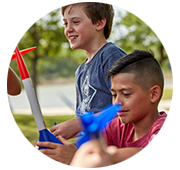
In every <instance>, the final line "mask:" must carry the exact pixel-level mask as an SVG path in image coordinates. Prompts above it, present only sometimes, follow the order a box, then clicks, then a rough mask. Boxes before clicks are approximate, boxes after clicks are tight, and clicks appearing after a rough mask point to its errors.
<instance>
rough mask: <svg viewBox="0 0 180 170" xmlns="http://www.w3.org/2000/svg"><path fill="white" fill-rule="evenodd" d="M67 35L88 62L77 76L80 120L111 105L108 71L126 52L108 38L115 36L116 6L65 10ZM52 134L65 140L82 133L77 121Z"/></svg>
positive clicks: (60, 126) (92, 4) (89, 4)
mask: <svg viewBox="0 0 180 170" xmlns="http://www.w3.org/2000/svg"><path fill="white" fill-rule="evenodd" d="M62 14H63V16H64V19H63V21H64V25H65V29H64V33H65V35H66V37H67V39H68V41H69V43H70V47H71V48H72V49H83V50H85V52H86V54H87V59H86V60H85V61H84V62H83V63H82V64H81V65H80V66H79V67H78V69H77V70H76V73H75V77H76V81H75V84H76V97H77V99H76V117H79V116H80V115H81V114H83V113H84V112H85V111H92V112H94V113H97V112H99V111H100V110H102V109H103V108H104V107H106V106H107V105H109V104H111V102H112V97H111V93H110V91H109V88H110V87H111V83H110V82H108V81H107V79H106V76H107V69H108V68H109V67H110V66H111V65H112V64H113V63H114V62H115V61H116V60H117V59H119V58H120V57H122V56H124V55H125V54H126V53H125V52H124V51H123V50H122V49H120V48H119V47H117V46H116V45H115V44H113V43H111V42H107V38H108V37H109V35H110V33H111V27H112V22H113V16H114V11H113V7H112V5H109V4H104V3H95V2H84V3H77V4H71V5H67V6H64V7H62ZM50 130H51V132H52V133H53V134H54V135H55V136H58V135H61V136H62V137H64V138H65V139H69V138H72V137H73V136H75V135H76V134H77V133H78V132H79V131H80V126H79V123H78V118H77V119H72V120H69V121H66V122H63V123H61V124H58V125H56V126H53V127H52V128H51V129H50Z"/></svg>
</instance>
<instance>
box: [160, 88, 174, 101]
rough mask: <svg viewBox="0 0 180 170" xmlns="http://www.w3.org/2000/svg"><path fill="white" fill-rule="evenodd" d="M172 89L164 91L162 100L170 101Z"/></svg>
mask: <svg viewBox="0 0 180 170" xmlns="http://www.w3.org/2000/svg"><path fill="white" fill-rule="evenodd" d="M172 92H173V90H172V89H165V90H164V92H163V96H162V100H169V99H172Z"/></svg>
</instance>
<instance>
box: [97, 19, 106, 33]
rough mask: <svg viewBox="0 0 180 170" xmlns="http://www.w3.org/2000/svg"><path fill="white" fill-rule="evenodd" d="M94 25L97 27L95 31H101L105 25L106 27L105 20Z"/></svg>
mask: <svg viewBox="0 0 180 170" xmlns="http://www.w3.org/2000/svg"><path fill="white" fill-rule="evenodd" d="M96 25H97V27H96V30H97V31H100V30H102V29H103V28H104V27H105V25H106V18H103V19H102V20H98V22H97V23H96Z"/></svg>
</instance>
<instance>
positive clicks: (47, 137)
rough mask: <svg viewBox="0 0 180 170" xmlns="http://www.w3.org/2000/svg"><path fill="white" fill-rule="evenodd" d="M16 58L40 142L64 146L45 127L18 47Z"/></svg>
mask: <svg viewBox="0 0 180 170" xmlns="http://www.w3.org/2000/svg"><path fill="white" fill-rule="evenodd" d="M15 57H16V59H17V64H18V68H19V72H20V76H21V79H22V83H23V85H24V89H25V91H26V94H27V97H28V100H29V103H30V107H31V111H32V113H33V116H34V119H35V122H36V125H37V128H38V131H39V141H41V142H42V141H49V142H53V143H59V144H63V143H62V142H61V141H60V140H59V139H58V138H56V137H55V136H54V135H53V134H52V133H51V132H49V131H48V130H47V128H46V125H45V122H44V119H43V116H42V112H41V109H40V105H39V102H38V99H37V96H36V94H35V91H34V87H33V85H32V81H31V78H30V76H29V73H28V70H27V67H26V65H25V62H24V60H23V58H22V55H21V53H20V51H19V49H18V47H16V49H15ZM39 149H46V148H44V147H40V148H39Z"/></svg>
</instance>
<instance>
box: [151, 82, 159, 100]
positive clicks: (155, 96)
mask: <svg viewBox="0 0 180 170" xmlns="http://www.w3.org/2000/svg"><path fill="white" fill-rule="evenodd" d="M160 96H161V89H160V87H159V86H158V85H155V86H153V87H151V89H150V101H151V102H152V103H155V102H157V101H158V100H159V98H160Z"/></svg>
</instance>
